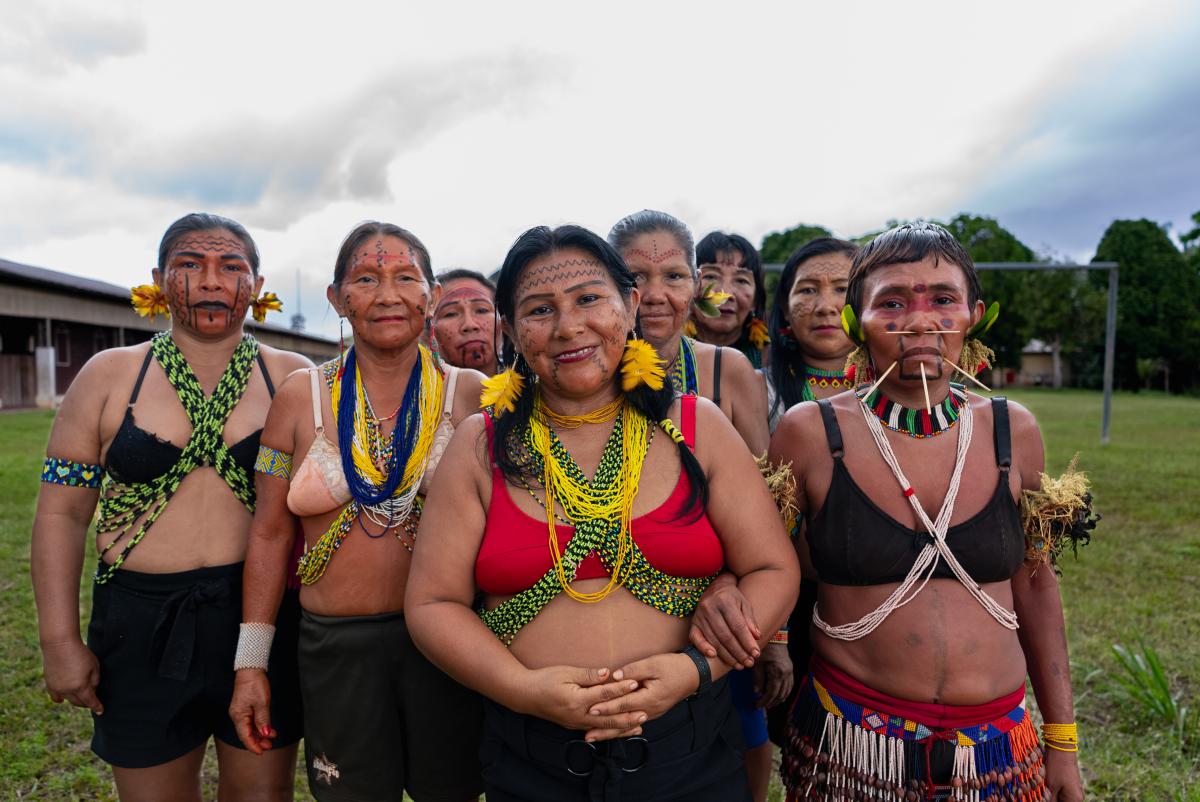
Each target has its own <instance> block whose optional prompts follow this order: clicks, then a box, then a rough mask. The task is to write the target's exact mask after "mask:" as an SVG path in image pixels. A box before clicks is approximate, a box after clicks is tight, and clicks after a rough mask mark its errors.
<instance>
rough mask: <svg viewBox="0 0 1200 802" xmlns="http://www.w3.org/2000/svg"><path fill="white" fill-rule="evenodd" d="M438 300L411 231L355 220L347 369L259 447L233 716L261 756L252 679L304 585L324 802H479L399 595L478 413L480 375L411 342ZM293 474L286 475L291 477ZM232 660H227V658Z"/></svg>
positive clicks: (453, 717)
mask: <svg viewBox="0 0 1200 802" xmlns="http://www.w3.org/2000/svg"><path fill="white" fill-rule="evenodd" d="M440 296H441V286H440V285H439V284H438V283H437V281H436V280H435V278H434V274H433V268H432V266H431V264H430V258H429V252H428V250H427V249H426V248H425V246H424V245H423V244H422V243H421V241H420V240H419V239H417V238H416V237H415V236H414V235H413V234H412V233H410V232H408V231H406V230H404V229H402V228H400V227H398V226H395V225H392V224H389V223H379V222H366V223H363V224H361V225H359V226H358V227H356V228H355V229H354V230H353V231H351V232H350V233H349V234H348V235H347V237H346V239H345V240H344V241H343V243H342V245H341V248H340V249H339V251H338V254H337V259H336V262H335V265H334V271H333V282H332V283H331V284H330V286H329V290H328V298H329V302H330V303H331V304H332V305H333V307H334V309H336V310H337V312H338V314H339V315H340V316H341V317H343V318H345V319H346V320H347V321H349V323H350V327H351V329H352V330H353V333H354V345H353V346H352V347H351V348H350V349H349V350H348V351H347V352H346V353H345V355H344V356H343V358H342V359H341V360H340V361H339V360H334V361H331V362H329V363H327V364H325V365H323V366H321V367H320V368H317V369H313V370H309V371H302V372H298V373H296V374H293V375H292V376H291V377H289V379H288V380H287V381H286V382H285V383H284V384H283V386H282V387H280V390H279V395H278V396H277V397H276V399H275V403H274V404H273V405H272V407H271V414H270V416H269V417H268V418H267V425H266V428H265V429H264V431H263V447H264V451H266V450H269V451H270V452H271V455H272V460H271V461H272V463H273V465H275V466H276V467H277V469H276V470H274V471H270V472H269V473H268V472H264V474H263V475H261V476H260V478H259V504H258V509H257V511H256V513H255V517H254V525H253V527H252V528H251V538H250V549H249V553H248V554H247V557H246V588H247V590H246V603H245V619H244V621H245V622H244V623H243V625H242V630H243V632H242V638H243V645H244V646H245V652H246V660H245V663H244V667H243V668H241V670H239V671H238V675H237V687H236V690H235V693H234V699H233V702H232V703H231V705H230V716H231V717H232V718H233V719H234V721H235V722H236V724H237V727H238V732H239V734H240V735H241V737H242V739H243V741H244V742H245V743H246V745H247V746H248V747H249V748H250V749H252V750H254V751H259V750H261V749H264V748H266V747H267V746H269V744H270V742H271V726H272V722H271V718H270V717H271V707H270V705H269V700H270V698H271V694H272V692H273V691H274V686H273V684H269V683H268V682H267V678H266V677H265V676H264V675H263V672H262V660H263V658H264V657H265V655H264V654H263V650H262V648H261V645H260V644H261V643H262V642H264V641H266V640H267V639H268V638H269V636H270V632H271V629H270V627H271V624H272V623H273V622H274V620H275V614H276V609H277V607H278V604H279V599H280V597H281V595H282V594H283V591H284V586H285V583H286V582H287V578H288V577H287V574H288V566H289V556H290V554H291V539H290V533H291V532H292V531H293V530H294V528H295V526H296V525H297V523H298V524H299V526H300V528H301V529H302V530H303V533H304V541H305V553H304V555H303V557H302V558H301V559H300V563H299V569H298V572H297V573H298V576H299V579H300V582H301V584H302V587H301V591H300V604H301V607H302V615H301V621H300V644H299V663H300V679H301V690H302V692H303V696H304V719H305V721H304V739H305V759H306V762H307V764H308V781H309V789H310V790H311V792H312V794H313V795H314V796H315V797H316V798H317V799H319V800H341V799H354V800H390V799H400V798H401V797H402V796H403V794H404V792H405V791H407V792H408V793H409V795H411V796H412V797H413V799H415V800H417V802H423V801H424V800H467V799H474V798H476V797H478V795H479V793H480V791H481V790H482V786H481V784H480V780H479V770H478V759H477V750H478V744H479V723H480V708H479V700H478V698H477V697H476V695H475V694H474V693H472V692H470V691H468V690H467V689H465V688H463V687H462V686H460V685H458V684H457V683H455V682H454V681H453V680H451V679H450V678H449V677H447V676H446V675H445V674H443V673H442V672H440V671H438V670H437V669H436V668H435V667H434V666H432V665H431V664H430V663H429V662H428V661H427V660H426V659H425V658H424V657H423V656H422V655H421V654H420V652H419V651H417V649H416V648H415V647H414V646H413V644H412V641H411V639H410V638H409V635H408V631H407V627H406V620H405V612H406V611H405V606H404V591H405V584H406V582H407V580H408V575H409V567H410V564H411V561H412V555H413V551H414V549H415V550H416V551H417V552H418V553H419V552H420V551H422V550H424V549H431V550H434V551H436V550H439V549H441V548H442V545H441V543H440V541H441V536H440V533H438V532H436V531H435V532H433V533H430V535H429V537H428V539H427V540H426V541H421V542H420V543H419V544H418V538H417V523H418V521H420V519H421V511H422V506H423V503H424V494H425V493H426V491H427V490H428V486H429V482H430V480H431V479H432V477H433V475H434V471H435V470H436V469H437V466H438V461H439V460H440V458H441V455H442V452H443V451H444V449H445V448H446V444H447V442H448V441H449V439H450V435H451V434H452V433H453V431H454V429H455V427H457V426H458V425H459V424H460V423H461V422H462V421H463V420H465V419H466V418H467V417H468V416H470V415H472V414H474V413H475V412H476V411H478V409H479V391H480V380H481V379H482V376H481V375H480V374H479V373H477V372H475V371H472V370H464V369H459V368H455V367H452V366H449V365H444V364H442V363H441V362H440V361H439V360H438V359H437V358H436V357H435V356H434V355H433V353H432V352H431V351H430V350H429V349H428V348H427V347H426V346H425V345H423V344H422V343H421V341H420V340H421V334H422V332H423V331H424V330H425V327H426V326H427V325H428V320H429V318H430V317H431V316H432V315H433V312H434V309H435V308H436V306H437V302H438V299H439V298H440ZM293 465H294V470H293ZM240 656H241V650H239V657H240Z"/></svg>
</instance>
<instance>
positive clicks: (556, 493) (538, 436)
mask: <svg viewBox="0 0 1200 802" xmlns="http://www.w3.org/2000/svg"><path fill="white" fill-rule="evenodd" d="M618 406H619V407H620V408H621V463H620V469H619V470H618V472H617V474H616V476H615V477H613V480H612V481H611V482H603V481H594V482H593V483H589V482H587V481H586V480H583V481H580V480H578V479H576V478H574V477H572V476H571V475H570V473H569V472H568V470H567V469H566V468H565V467H564V465H563V464H562V462H561V461H560V459H559V456H558V454H556V453H555V451H556V449H555V448H554V447H553V443H552V441H551V433H550V429H549V427H548V426H547V424H546V421H547V420H553V421H554V422H555V423H556V424H558V425H562V426H566V427H567V428H577V427H578V426H581V425H583V424H584V423H591V422H599V419H601V418H602V416H604V415H607V416H608V417H607V418H603V419H604V420H611V419H612V418H614V417H615V416H616V415H615V412H616V408H617V407H618ZM610 407H611V408H612V409H611V410H610V409H609V408H610ZM534 409H535V411H536V412H535V414H534V415H532V416H530V421H529V427H530V440H531V442H532V444H533V447H534V448H535V449H536V451H537V453H538V454H539V456H541V458H542V464H543V466H544V470H543V477H542V486H543V487H544V488H545V491H546V505H545V506H546V526H547V528H548V529H549V535H550V537H549V545H550V554H551V558H552V560H553V563H554V570H555V573H556V574H557V575H558V581H559V584H560V585H561V586H562V589H563V591H564V592H565V593H566V594H567V595H568V596H570V597H571V598H572V599H575V600H576V601H580V602H584V603H589V604H591V603H595V602H598V601H601V600H603V599H604V598H606V597H607V596H608V595H609V594H610V593H612V592H613V591H614V590H616V589H617V588H618V587H619V586H620V585H621V584H623V582H624V580H623V578H622V576H621V569H622V567H623V566H624V565H625V561H626V559H627V558H628V556H629V553H630V548H631V544H632V535H631V534H630V531H629V528H630V523H631V522H632V520H633V500H634V498H635V497H636V496H637V492H638V483H639V481H640V480H641V475H642V465H643V463H644V462H645V458H646V451H647V449H648V447H649V429H650V427H649V421H648V420H647V419H646V416H645V415H643V414H641V413H640V412H638V411H637V410H636V409H634V408H633V406H631V405H630V404H627V403H624V399H623V398H618V399H617V400H616V401H614V402H613V403H612V404H608V405H605V406H604V407H601V408H600V409H598V410H595V411H593V412H590V413H587V414H586V415H578V416H575V415H558V414H557V413H554V412H551V410H550V409H549V408H547V407H546V405H545V404H544V403H543V402H542V399H541V395H540V394H539V395H538V397H537V398H536V400H535V405H534ZM560 447H561V444H560ZM567 456H569V455H567ZM596 479H597V480H600V479H602V477H600V476H597V477H596ZM594 485H598V486H594ZM556 502H557V503H558V504H560V505H561V506H562V508H563V512H564V513H565V516H566V518H567V519H568V520H570V521H572V522H573V523H575V524H576V525H578V524H579V523H580V522H581V521H585V520H595V521H609V522H616V521H619V523H620V530H619V532H618V533H617V557H616V560H615V561H614V563H613V565H612V566H611V572H610V575H609V579H608V584H607V585H606V586H605V587H603V588H602V589H600V590H598V591H595V592H593V593H580V592H579V591H577V590H575V589H574V588H572V587H571V585H570V582H569V580H568V579H567V575H566V571H565V570H564V569H563V560H562V552H561V550H560V549H559V547H558V533H557V532H556V530H555V527H554V507H555V503H556Z"/></svg>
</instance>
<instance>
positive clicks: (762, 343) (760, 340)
mask: <svg viewBox="0 0 1200 802" xmlns="http://www.w3.org/2000/svg"><path fill="white" fill-rule="evenodd" d="M750 343H751V344H752V345H753V346H754V347H755V348H766V347H767V346H768V345H770V344H771V335H770V334H769V333H768V331H767V324H766V322H765V321H763V320H762V318H757V317H755V318H751V319H750Z"/></svg>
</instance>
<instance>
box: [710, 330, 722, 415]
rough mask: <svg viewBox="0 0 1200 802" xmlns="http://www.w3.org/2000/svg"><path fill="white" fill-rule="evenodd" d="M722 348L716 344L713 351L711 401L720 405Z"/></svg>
mask: <svg viewBox="0 0 1200 802" xmlns="http://www.w3.org/2000/svg"><path fill="white" fill-rule="evenodd" d="M723 350H724V349H723V348H721V346H719V345H718V346H717V350H716V351H714V352H713V397H712V402H713V403H714V404H716V405H717V406H721V351H723Z"/></svg>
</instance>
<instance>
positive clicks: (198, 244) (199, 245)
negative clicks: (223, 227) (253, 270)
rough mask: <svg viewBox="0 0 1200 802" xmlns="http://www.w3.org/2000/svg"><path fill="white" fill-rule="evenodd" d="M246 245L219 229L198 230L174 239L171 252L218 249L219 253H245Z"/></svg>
mask: <svg viewBox="0 0 1200 802" xmlns="http://www.w3.org/2000/svg"><path fill="white" fill-rule="evenodd" d="M246 250H247V248H246V245H245V244H244V243H243V242H242V241H241V240H240V239H238V238H237V237H235V236H233V235H232V234H226V233H224V232H219V231H199V232H197V233H195V234H187V235H186V236H184V237H181V238H180V239H179V240H177V241H176V243H175V245H174V246H172V248H171V254H172V255H174V254H176V253H178V252H179V251H219V252H221V253H235V252H236V253H238V254H242V255H245V253H246Z"/></svg>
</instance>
